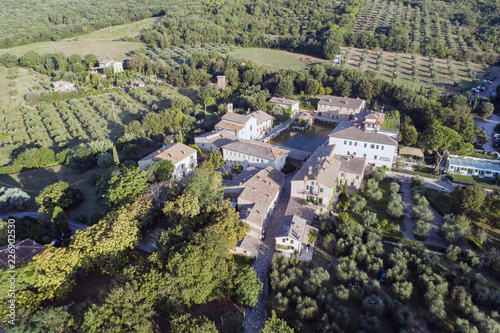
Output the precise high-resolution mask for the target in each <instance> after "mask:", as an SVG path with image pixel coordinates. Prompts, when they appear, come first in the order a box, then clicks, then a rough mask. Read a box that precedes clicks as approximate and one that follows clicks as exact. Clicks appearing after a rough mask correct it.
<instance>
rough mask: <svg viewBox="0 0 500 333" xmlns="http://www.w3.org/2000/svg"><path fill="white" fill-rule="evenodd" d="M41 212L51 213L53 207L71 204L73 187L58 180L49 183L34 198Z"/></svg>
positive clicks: (64, 206)
mask: <svg viewBox="0 0 500 333" xmlns="http://www.w3.org/2000/svg"><path fill="white" fill-rule="evenodd" d="M35 202H36V203H37V204H38V205H39V206H40V209H39V211H40V212H42V213H52V210H53V209H54V208H55V207H57V206H58V207H61V208H63V209H64V208H67V207H69V206H71V205H72V204H73V189H72V188H71V187H70V186H69V185H68V183H66V182H63V181H60V182H57V183H55V184H52V185H49V186H47V187H45V188H44V189H43V191H42V192H40V194H39V195H38V196H37V197H36V198H35Z"/></svg>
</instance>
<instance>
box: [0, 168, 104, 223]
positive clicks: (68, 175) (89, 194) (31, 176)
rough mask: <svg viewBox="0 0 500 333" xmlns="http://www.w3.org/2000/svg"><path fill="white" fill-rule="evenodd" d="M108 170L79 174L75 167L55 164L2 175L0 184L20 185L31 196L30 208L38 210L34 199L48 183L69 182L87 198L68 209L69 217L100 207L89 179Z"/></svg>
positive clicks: (90, 212) (88, 213)
mask: <svg viewBox="0 0 500 333" xmlns="http://www.w3.org/2000/svg"><path fill="white" fill-rule="evenodd" d="M105 171H106V170H104V169H93V170H89V171H87V172H85V173H83V174H81V175H78V174H77V173H76V172H75V171H74V170H73V169H71V168H69V167H67V166H64V165H55V166H51V167H47V168H45V169H35V170H29V171H23V172H20V173H14V174H10V175H0V186H8V187H19V188H21V189H22V190H23V191H25V192H26V193H28V194H29V195H30V196H31V199H32V200H31V204H30V209H32V210H36V209H37V208H38V207H37V206H36V204H35V203H34V201H33V199H34V198H35V197H36V196H38V194H40V192H41V191H42V190H43V189H44V188H45V187H46V186H48V185H51V184H54V183H57V182H59V181H64V182H67V183H68V184H69V185H71V186H73V187H77V188H79V189H80V190H81V191H82V192H83V197H84V198H85V200H84V201H83V203H82V204H81V205H80V207H77V208H75V209H72V210H70V211H67V214H68V217H69V218H74V217H76V216H78V215H85V216H89V215H90V214H92V213H93V212H95V211H96V210H97V209H98V208H99V203H98V202H97V200H96V198H95V194H94V190H93V188H92V187H91V186H90V185H89V183H88V180H89V179H90V177H91V175H92V174H93V173H97V174H102V173H104V172H105Z"/></svg>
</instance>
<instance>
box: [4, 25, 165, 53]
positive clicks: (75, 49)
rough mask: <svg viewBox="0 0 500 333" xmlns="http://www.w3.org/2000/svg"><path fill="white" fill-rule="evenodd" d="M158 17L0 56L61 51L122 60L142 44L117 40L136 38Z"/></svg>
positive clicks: (8, 51) (15, 49)
mask: <svg viewBox="0 0 500 333" xmlns="http://www.w3.org/2000/svg"><path fill="white" fill-rule="evenodd" d="M160 19H161V17H153V18H148V19H145V20H141V21H137V22H132V23H128V24H123V25H117V26H114V27H111V29H110V28H105V29H101V30H97V31H94V32H92V33H89V34H87V35H82V36H78V37H73V38H67V39H63V40H60V41H55V42H42V43H34V44H28V45H23V46H17V47H13V48H9V49H1V50H0V54H3V53H14V54H16V55H21V54H23V53H24V52H26V51H30V50H31V51H35V52H38V53H48V52H51V53H52V52H62V53H64V54H66V55H67V56H69V55H71V54H75V53H77V54H81V55H85V54H88V53H92V54H95V55H96V56H97V57H100V56H104V55H106V54H109V55H110V56H111V57H112V58H113V59H116V60H123V59H125V58H128V57H129V56H130V54H131V52H132V51H133V50H136V49H138V48H140V47H144V46H145V45H144V44H143V43H135V42H124V41H121V40H120V39H121V38H124V37H138V36H139V35H140V33H141V32H142V31H143V30H144V29H146V28H148V27H150V26H151V25H153V24H154V23H155V22H158V21H159V20H160Z"/></svg>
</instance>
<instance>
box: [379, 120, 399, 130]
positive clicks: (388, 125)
mask: <svg viewBox="0 0 500 333" xmlns="http://www.w3.org/2000/svg"><path fill="white" fill-rule="evenodd" d="M398 125H399V122H398V121H396V120H394V119H386V120H384V126H382V129H385V130H393V131H397V130H398Z"/></svg>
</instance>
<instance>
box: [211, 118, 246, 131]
mask: <svg viewBox="0 0 500 333" xmlns="http://www.w3.org/2000/svg"><path fill="white" fill-rule="evenodd" d="M215 128H222V129H225V130H229V131H236V132H238V131H241V130H242V129H244V128H245V125H240V124H235V123H232V122H228V121H225V120H221V121H219V122H218V123H217V124H216V125H215Z"/></svg>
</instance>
